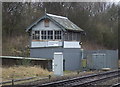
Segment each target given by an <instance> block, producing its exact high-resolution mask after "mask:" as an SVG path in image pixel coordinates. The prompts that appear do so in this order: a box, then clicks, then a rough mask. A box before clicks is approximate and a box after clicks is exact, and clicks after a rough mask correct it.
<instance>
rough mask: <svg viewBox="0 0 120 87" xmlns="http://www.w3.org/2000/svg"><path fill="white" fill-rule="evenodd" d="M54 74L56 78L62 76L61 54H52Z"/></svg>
mask: <svg viewBox="0 0 120 87" xmlns="http://www.w3.org/2000/svg"><path fill="white" fill-rule="evenodd" d="M53 66H54V68H53V69H54V70H53V71H54V74H55V75H57V76H63V53H62V52H54V65H53Z"/></svg>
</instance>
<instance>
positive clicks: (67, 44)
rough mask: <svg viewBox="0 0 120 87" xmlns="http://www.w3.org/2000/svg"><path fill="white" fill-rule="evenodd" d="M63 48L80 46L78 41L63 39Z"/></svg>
mask: <svg viewBox="0 0 120 87" xmlns="http://www.w3.org/2000/svg"><path fill="white" fill-rule="evenodd" d="M64 48H81V45H80V44H79V41H64Z"/></svg>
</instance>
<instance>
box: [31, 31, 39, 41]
mask: <svg viewBox="0 0 120 87" xmlns="http://www.w3.org/2000/svg"><path fill="white" fill-rule="evenodd" d="M32 39H34V40H39V39H40V31H32Z"/></svg>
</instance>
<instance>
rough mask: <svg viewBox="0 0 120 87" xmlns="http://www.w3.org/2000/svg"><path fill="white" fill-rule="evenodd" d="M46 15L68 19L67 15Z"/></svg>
mask: <svg viewBox="0 0 120 87" xmlns="http://www.w3.org/2000/svg"><path fill="white" fill-rule="evenodd" d="M46 15H48V16H53V17H57V18H64V19H68V18H67V17H64V16H58V15H53V14H49V13H46Z"/></svg>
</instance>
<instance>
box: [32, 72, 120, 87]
mask: <svg viewBox="0 0 120 87" xmlns="http://www.w3.org/2000/svg"><path fill="white" fill-rule="evenodd" d="M118 72H120V70H114V71H108V72H103V73H99V74H92V75H87V76H82V77H77V78H72V79H67V80H62V81H56V82H50V83H45V84H41V85H38V86H34V87H61V86H62V87H67V86H69V87H74V86H80V85H83V84H90V83H93V82H97V81H100V80H104V79H106V78H111V77H116V76H118ZM114 73H115V75H112V76H108V75H111V74H114ZM116 73H117V74H116ZM101 76H104V78H99V79H96V80H92V81H87V82H82V80H83V81H85V79H90V78H95V77H101ZM106 76H107V77H106ZM80 82H81V83H80ZM75 83H79V84H75ZM71 84H72V85H71Z"/></svg>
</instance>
